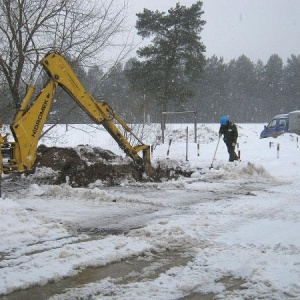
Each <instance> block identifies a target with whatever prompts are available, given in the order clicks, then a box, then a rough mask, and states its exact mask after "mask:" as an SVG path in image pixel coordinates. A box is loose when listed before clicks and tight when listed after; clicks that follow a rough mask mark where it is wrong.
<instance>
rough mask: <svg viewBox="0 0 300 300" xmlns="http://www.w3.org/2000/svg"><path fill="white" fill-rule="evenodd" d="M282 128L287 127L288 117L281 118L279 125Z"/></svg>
mask: <svg viewBox="0 0 300 300" xmlns="http://www.w3.org/2000/svg"><path fill="white" fill-rule="evenodd" d="M278 126H279V127H280V128H285V127H286V119H282V120H279V125H278Z"/></svg>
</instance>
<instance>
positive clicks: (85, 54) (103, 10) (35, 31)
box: [0, 0, 127, 111]
mask: <svg viewBox="0 0 300 300" xmlns="http://www.w3.org/2000/svg"><path fill="white" fill-rule="evenodd" d="M126 13H127V0H124V2H123V4H122V5H120V2H119V1H118V2H117V0H100V1H99V0H13V1H12V0H1V1H0V82H1V86H2V87H5V89H6V90H8V91H9V96H10V97H6V98H5V101H6V103H5V105H6V106H7V101H10V103H11V107H12V110H14V111H15V110H17V109H18V108H19V106H20V103H21V100H22V96H21V95H23V94H24V88H25V86H26V84H27V83H29V82H30V81H31V80H32V79H33V77H34V74H35V72H36V69H37V67H38V62H39V61H40V59H41V58H42V57H43V56H44V55H45V54H46V53H47V52H48V51H49V50H55V51H58V52H60V53H61V54H63V55H67V56H68V57H72V59H74V60H76V61H77V62H79V63H81V64H83V65H86V66H87V65H89V64H91V65H92V64H95V62H97V65H101V63H103V61H102V62H101V59H99V57H100V54H101V53H103V52H104V51H105V50H107V48H108V47H112V46H113V38H114V37H115V36H116V35H117V34H120V33H121V32H122V31H123V30H124V28H123V24H124V20H125V18H126ZM124 49H126V45H123V52H122V53H124ZM1 102H2V103H1V106H2V107H3V100H2V101H1Z"/></svg>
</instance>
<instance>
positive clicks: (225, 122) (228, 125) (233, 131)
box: [219, 116, 239, 161]
mask: <svg viewBox="0 0 300 300" xmlns="http://www.w3.org/2000/svg"><path fill="white" fill-rule="evenodd" d="M220 123H221V127H220V130H219V137H221V136H222V135H223V140H224V143H225V144H226V146H227V151H228V153H229V161H234V160H239V157H238V156H237V155H236V153H235V150H234V149H235V145H236V142H237V138H238V130H237V127H236V125H235V124H234V123H232V122H230V121H229V117H228V116H222V117H221V120H220Z"/></svg>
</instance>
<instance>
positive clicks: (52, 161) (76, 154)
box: [26, 145, 191, 187]
mask: <svg viewBox="0 0 300 300" xmlns="http://www.w3.org/2000/svg"><path fill="white" fill-rule="evenodd" d="M43 167H44V168H49V169H51V170H53V173H52V175H50V176H49V175H48V177H47V182H45V183H48V184H62V183H66V182H68V184H70V185H71V186H73V187H86V186H88V185H89V184H91V183H94V182H96V181H97V180H101V181H102V183H103V184H105V185H107V186H115V185H119V184H121V182H122V181H124V180H126V181H127V182H128V181H132V182H137V181H139V182H145V181H152V182H153V181H156V182H159V181H161V180H162V179H171V177H172V178H174V177H175V178H176V177H178V176H179V175H182V176H186V177H189V176H190V175H191V172H185V171H182V170H180V169H178V168H176V170H174V169H172V168H165V169H162V168H161V166H158V167H156V168H154V167H153V166H150V171H149V168H147V170H145V168H144V166H141V165H137V164H135V163H133V161H131V160H130V159H124V158H122V157H120V156H117V155H115V154H114V153H112V152H111V151H109V150H104V149H102V148H99V147H90V146H88V145H84V146H83V145H81V146H78V147H76V148H59V147H46V146H44V145H40V146H39V147H38V149H37V158H36V161H35V164H34V166H33V168H32V169H31V170H28V171H27V172H26V175H27V176H30V175H33V174H35V173H37V170H40V169H42V168H43ZM145 171H146V172H145ZM146 173H147V174H146ZM54 174H55V175H54ZM35 178H37V177H35Z"/></svg>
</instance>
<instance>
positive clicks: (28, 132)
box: [0, 52, 150, 174]
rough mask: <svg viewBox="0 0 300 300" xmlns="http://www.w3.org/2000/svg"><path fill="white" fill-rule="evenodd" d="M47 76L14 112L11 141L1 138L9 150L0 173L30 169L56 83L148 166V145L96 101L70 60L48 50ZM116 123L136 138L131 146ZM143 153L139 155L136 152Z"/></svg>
mask: <svg viewBox="0 0 300 300" xmlns="http://www.w3.org/2000/svg"><path fill="white" fill-rule="evenodd" d="M40 64H41V65H42V67H43V69H44V70H45V71H46V72H47V74H48V76H49V81H48V82H47V83H46V84H45V86H44V88H43V89H42V90H41V92H40V93H39V94H38V95H37V97H36V98H35V99H34V100H33V101H32V103H31V104H30V100H31V99H32V95H33V92H34V87H33V86H30V87H29V88H28V90H27V93H26V96H25V98H24V100H23V102H22V104H21V107H20V110H19V111H18V112H17V113H16V115H15V118H14V121H13V123H12V124H11V126H10V128H11V132H12V134H13V137H14V140H15V141H14V142H7V141H6V140H4V139H3V137H2V136H1V137H0V144H1V147H2V150H5V151H6V153H7V152H9V156H10V157H9V159H8V161H7V162H5V163H4V162H3V157H2V152H3V151H1V153H0V164H1V167H2V170H0V171H1V174H2V173H10V172H15V171H18V172H23V171H25V170H26V169H30V168H31V167H32V166H33V164H34V162H35V160H36V152H37V146H38V141H39V138H40V137H41V133H42V130H43V127H44V125H45V122H46V119H47V117H48V115H49V112H50V110H51V106H52V103H53V99H54V96H55V92H56V89H57V86H61V87H62V88H63V89H64V90H65V91H66V92H67V93H68V94H69V95H70V96H71V97H72V99H73V100H74V101H75V102H76V103H77V104H78V105H79V106H80V107H81V108H82V109H83V110H84V111H85V112H86V114H87V115H88V116H89V117H90V118H91V119H92V120H93V122H95V123H97V124H102V125H103V127H104V128H105V129H106V130H107V131H108V132H109V134H110V135H111V136H112V137H113V138H114V140H115V141H116V142H117V143H118V145H119V147H120V148H121V149H123V150H124V152H125V153H126V154H127V155H128V156H129V157H131V158H132V159H133V161H134V162H136V163H138V164H141V165H143V164H144V165H148V166H149V165H150V147H149V146H148V145H145V144H143V143H142V142H141V141H140V140H139V139H138V138H137V137H136V136H135V135H134V134H133V133H131V128H130V127H129V126H128V125H127V124H126V123H125V122H124V121H123V120H122V119H121V117H120V116H118V115H117V114H116V113H115V112H114V111H113V109H112V108H111V107H110V106H109V105H108V104H107V103H106V102H104V101H100V102H97V101H96V100H95V99H94V98H93V97H92V96H91V95H90V94H89V93H88V92H87V90H86V89H85V87H84V86H83V85H82V83H81V82H80V80H79V78H78V77H77V76H76V74H75V73H74V71H73V70H72V68H71V66H70V65H69V63H68V62H67V61H66V60H65V59H64V58H63V57H62V56H61V55H60V54H59V53H57V52H50V53H48V54H47V55H46V56H45V57H44V58H43V59H42V60H41V62H40ZM116 124H119V125H120V126H121V127H122V128H123V129H124V130H125V131H127V132H130V133H131V134H132V135H133V136H134V137H135V138H136V140H137V142H138V143H137V144H136V145H135V146H133V145H131V144H130V143H129V141H128V140H127V139H126V137H125V136H124V135H123V134H122V133H121V131H120V130H119V128H118V126H117V125H116ZM139 152H142V157H141V156H140V155H139Z"/></svg>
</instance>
